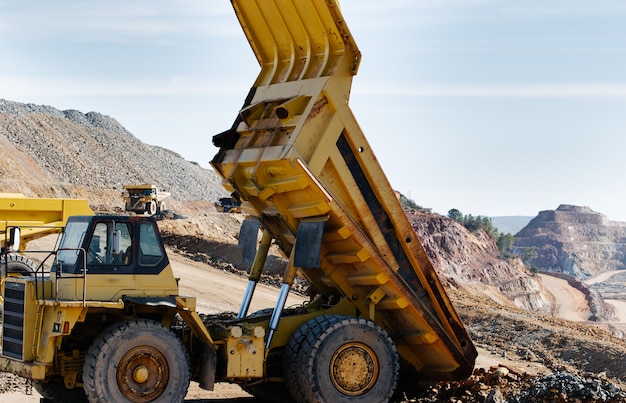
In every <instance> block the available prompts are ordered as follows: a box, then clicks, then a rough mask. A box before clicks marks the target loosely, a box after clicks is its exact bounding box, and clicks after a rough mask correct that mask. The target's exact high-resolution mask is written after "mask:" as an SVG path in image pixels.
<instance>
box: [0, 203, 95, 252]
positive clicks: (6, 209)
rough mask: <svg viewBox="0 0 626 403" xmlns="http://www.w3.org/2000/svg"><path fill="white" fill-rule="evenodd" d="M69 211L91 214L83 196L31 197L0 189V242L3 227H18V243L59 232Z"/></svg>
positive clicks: (0, 244) (92, 213)
mask: <svg viewBox="0 0 626 403" xmlns="http://www.w3.org/2000/svg"><path fill="white" fill-rule="evenodd" d="M73 215H94V212H93V210H92V209H91V208H90V207H89V204H87V201H86V200H82V199H46V198H31V197H26V196H24V195H23V194H20V193H0V246H2V247H4V246H5V240H6V238H7V234H6V230H7V228H10V227H20V231H21V238H22V246H21V247H20V249H23V248H24V245H25V244H26V243H27V242H28V241H32V240H34V239H37V238H40V237H42V236H45V235H49V234H53V233H58V232H61V230H62V229H63V227H64V226H65V223H66V222H67V219H68V218H69V217H70V216H73Z"/></svg>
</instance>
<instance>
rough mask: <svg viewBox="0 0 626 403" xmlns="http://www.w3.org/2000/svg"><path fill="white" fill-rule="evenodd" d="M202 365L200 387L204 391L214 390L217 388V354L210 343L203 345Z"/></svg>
mask: <svg viewBox="0 0 626 403" xmlns="http://www.w3.org/2000/svg"><path fill="white" fill-rule="evenodd" d="M203 344H204V348H203V351H202V365H201V366H200V381H199V382H198V383H199V386H200V388H202V389H204V390H213V388H214V387H215V370H216V368H217V352H216V351H215V348H214V347H213V346H212V345H211V344H208V343H203Z"/></svg>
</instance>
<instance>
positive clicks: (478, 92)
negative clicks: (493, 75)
mask: <svg viewBox="0 0 626 403" xmlns="http://www.w3.org/2000/svg"><path fill="white" fill-rule="evenodd" d="M353 93H370V94H381V95H414V96H441V97H511V98H583V97H584V98H625V97H626V84H529V85H516V84H485V85H469V84H468V85H445V84H444V85H423V86H412V87H403V88H400V87H390V86H384V87H382V86H381V87H373V86H365V87H363V86H360V87H358V88H354V89H353Z"/></svg>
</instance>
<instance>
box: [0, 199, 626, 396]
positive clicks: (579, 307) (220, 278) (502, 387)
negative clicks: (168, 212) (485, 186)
mask: <svg viewBox="0 0 626 403" xmlns="http://www.w3.org/2000/svg"><path fill="white" fill-rule="evenodd" d="M241 219H242V217H241V216H240V215H232V214H216V213H213V212H210V211H206V210H203V209H202V208H201V207H200V208H197V209H194V210H193V211H192V212H191V213H190V214H189V216H188V217H187V218H184V219H183V218H181V219H179V220H164V221H160V224H159V225H160V227H161V230H162V231H163V233H164V235H165V238H166V241H167V243H168V254H169V256H170V259H171V261H172V265H173V268H174V272H175V275H176V276H177V277H180V279H181V280H180V287H181V294H185V295H193V296H196V297H197V298H198V311H200V312H203V313H215V312H222V311H236V310H237V309H238V306H239V303H240V301H241V298H242V295H243V292H244V289H245V286H246V283H247V280H246V278H245V277H244V276H242V273H241V272H239V271H238V270H237V268H236V267H235V266H233V264H232V262H237V259H238V257H237V254H238V251H237V249H236V241H237V239H236V237H237V232H238V229H239V224H240V222H241ZM181 233H183V234H186V235H185V236H180V234H181ZM273 264H274V265H275V267H277V268H279V267H280V265H281V261H280V259H279V257H278V254H275V255H274V262H273ZM268 280H269V281H270V282H271V281H272V279H271V278H270V279H268ZM556 280H559V279H553V278H550V279H546V280H545V282H544V284H545V285H546V287H547V288H549V289H550V290H551V292H552V293H553V294H554V295H555V301H556V304H555V307H558V309H556V308H555V309H554V312H553V314H552V315H537V314H535V313H533V312H528V311H523V310H517V309H511V308H509V307H507V308H505V307H503V306H502V305H499V304H497V303H495V302H494V301H493V300H490V299H487V298H485V297H481V296H476V295H473V294H472V293H469V292H467V291H466V290H462V289H450V290H449V294H450V297H451V299H452V301H453V303H454V305H455V307H456V308H457V310H458V312H459V314H460V315H461V317H462V319H463V321H464V323H465V324H466V326H467V328H468V330H469V332H470V335H471V337H472V339H473V340H474V343H475V344H476V346H477V348H478V351H479V358H478V360H477V363H476V371H475V375H474V376H472V377H471V378H470V379H468V380H467V381H463V382H444V383H441V384H439V385H436V386H435V387H432V388H430V389H428V390H427V391H425V392H424V393H423V394H420V395H416V394H409V395H406V396H404V395H403V394H402V393H400V394H399V397H398V398H397V399H396V401H404V402H413V401H420V402H454V401H456V402H483V401H486V399H487V397H488V396H491V395H495V396H496V397H497V395H498V394H500V396H502V398H503V399H505V400H500V401H510V402H513V401H515V402H526V401H528V402H530V401H545V402H570V401H571V402H574V401H577V402H592V401H594V402H595V401H606V402H619V401H626V392H624V394H623V395H620V394H619V393H621V392H619V389H615V390H613V389H611V388H621V390H626V386H624V382H626V366H625V365H624V362H626V343H625V342H624V340H623V339H619V338H615V337H613V336H611V335H610V334H609V333H607V332H605V331H604V330H602V329H600V328H598V327H597V326H590V325H587V324H585V323H582V322H584V321H586V319H587V317H586V316H587V315H588V312H587V311H588V307H587V306H586V304H585V300H584V296H581V295H580V294H579V292H577V291H576V290H574V289H573V288H571V287H569V286H568V285H567V283H566V282H562V281H556ZM276 295H277V288H276V287H270V286H265V285H260V286H259V287H258V290H257V293H256V294H255V300H254V301H253V306H252V308H251V309H252V310H257V309H262V308H265V307H272V306H273V305H274V303H275V299H276ZM301 299H302V298H301V297H298V296H297V295H292V296H290V297H289V300H288V303H287V305H290V304H294V303H298V302H299V301H300V300H301ZM614 305H616V306H618V307H620V306H621V308H620V310H619V311H618V316H619V317H620V318H621V319H622V320H624V319H625V318H626V310H621V309H623V308H626V303H625V302H623V301H621V300H617V301H615V302H614ZM565 319H568V320H565ZM573 376H575V377H578V378H576V379H575V380H572V378H571V377H573ZM574 381H575V382H577V383H576V385H581V386H580V388H583V387H586V388H588V389H590V390H597V391H599V392H598V393H600V392H601V393H600V394H599V395H598V396H600V398H581V397H575V396H577V395H576V393H578V392H576V391H572V390H569V389H567V387H566V386H564V385H572V384H573V382H574ZM559 382H560V383H559ZM0 385H3V386H4V389H2V390H5V391H7V392H12V393H1V394H0V403H9V402H15V401H21V402H24V403H29V402H38V401H39V396H38V395H37V394H36V392H34V391H32V390H30V389H29V388H28V386H27V384H25V383H24V381H23V380H22V379H21V378H16V377H11V376H8V375H7V374H0ZM559 385H561V386H559ZM589 385H591V386H589ZM594 388H595V389H594ZM581 390H582V389H581ZM585 390H586V389H585ZM551 391H554V392H551ZM609 392H610V393H609ZM524 393H526V395H524ZM542 393H543V395H542ZM585 393H586V392H585ZM602 393H604V394H602ZM611 393H612V394H611ZM528 394H533V396H535V397H537V396H543V397H541V398H538V397H537V399H536V400H532V396H531V397H529V396H528ZM520 396H521V397H520ZM524 396H526V397H524ZM546 396H547V397H546ZM585 396H588V395H585ZM594 396H595V395H594ZM603 396H604V397H603ZM607 396H608V397H607ZM611 396H612V397H611ZM596 397H597V396H596ZM524 399H526V400H524ZM568 399H569V400H568ZM185 401H186V402H195V403H216V402H219V403H221V402H229V403H238V402H253V401H255V400H254V398H252V397H250V395H248V394H247V393H246V392H243V391H242V390H241V389H240V388H239V387H238V386H236V385H228V384H218V385H217V387H216V390H215V391H214V392H207V391H203V390H201V389H200V388H199V387H198V386H197V384H192V386H191V387H190V389H189V394H188V395H187V399H186V400H185ZM491 401H498V400H493V396H492V400H491Z"/></svg>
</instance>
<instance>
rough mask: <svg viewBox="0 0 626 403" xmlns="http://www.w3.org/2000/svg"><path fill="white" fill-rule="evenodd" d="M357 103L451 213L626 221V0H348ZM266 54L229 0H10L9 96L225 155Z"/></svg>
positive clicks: (404, 188) (5, 9)
mask: <svg viewBox="0 0 626 403" xmlns="http://www.w3.org/2000/svg"><path fill="white" fill-rule="evenodd" d="M340 5H341V10H342V13H343V15H344V18H345V21H346V23H347V25H348V27H349V29H350V31H351V32H352V35H353V37H354V39H355V41H356V43H357V45H358V46H359V49H360V50H361V53H362V60H361V65H360V70H359V73H358V75H357V76H356V77H355V78H354V81H353V85H352V92H351V97H350V107H351V108H352V111H353V113H354V115H355V117H356V119H357V121H358V122H359V125H360V126H361V128H362V130H363V132H364V134H365V136H366V137H367V139H368V141H369V142H370V144H371V146H372V148H373V150H374V153H375V154H376V156H377V158H378V160H379V162H380V164H381V166H382V167H383V169H384V171H385V173H386V175H387V177H388V179H389V182H390V183H391V185H392V187H393V188H394V189H396V190H398V191H400V192H401V193H403V194H404V195H406V196H408V197H410V198H411V199H413V200H414V201H415V202H416V203H417V204H418V205H420V206H423V207H426V208H431V209H432V210H433V211H434V212H436V213H439V214H444V215H445V214H447V212H448V211H449V210H450V209H453V208H454V209H457V210H460V211H461V212H462V213H463V214H472V215H474V216H477V215H482V216H490V217H493V216H520V215H521V216H535V215H536V214H537V213H538V212H539V211H543V210H554V209H556V208H557V207H558V206H559V205H561V204H571V205H578V206H587V207H590V208H591V209H592V210H594V211H597V212H600V213H602V214H604V215H606V216H607V217H608V218H609V219H611V220H617V221H626V183H625V182H626V181H625V177H626V158H624V156H625V154H626V24H625V23H624V21H626V2H624V1H623V0H524V1H520V0H439V1H437V0H386V1H379V0H376V1H375V0H341V1H340ZM259 71H260V67H259V65H258V63H257V61H256V59H255V57H254V55H253V53H252V50H251V48H250V46H249V44H248V42H247V40H246V38H245V35H244V33H243V31H242V29H241V27H240V25H239V23H238V21H237V19H236V17H235V14H234V11H233V9H232V7H231V5H230V2H229V1H226V0H176V1H173V0H170V1H164V0H123V1H122V0H109V1H106V2H95V1H79V0H57V1H54V2H52V1H45V0H20V1H13V0H0V99H7V100H11V101H17V102H23V103H34V104H38V105H50V106H53V107H55V108H58V109H61V110H67V109H75V110H79V111H81V112H83V113H87V112H90V111H96V112H99V113H102V114H105V115H109V116H111V117H113V118H115V119H117V120H118V121H119V122H120V123H121V124H122V125H124V126H125V127H126V128H127V129H128V130H129V131H130V132H132V133H133V134H134V135H135V136H136V137H138V138H139V139H140V140H142V141H143V142H145V143H148V144H152V145H157V146H161V147H165V148H168V149H170V150H173V151H175V152H177V153H179V154H180V155H181V156H182V157H183V158H185V159H187V160H189V161H195V162H197V163H199V164H200V165H201V166H204V167H207V168H208V167H209V164H208V161H210V160H211V159H212V157H213V155H214V154H215V153H216V152H217V149H216V148H215V147H214V146H213V145H212V143H211V137H212V136H213V135H215V134H217V133H220V132H222V131H224V130H226V129H228V128H230V126H231V125H232V123H233V121H234V119H235V117H236V115H237V113H238V111H239V109H240V107H241V105H242V104H243V101H244V98H245V96H246V95H247V92H248V90H249V88H250V87H251V86H252V84H253V82H254V80H255V79H256V77H257V75H258V73H259Z"/></svg>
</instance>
